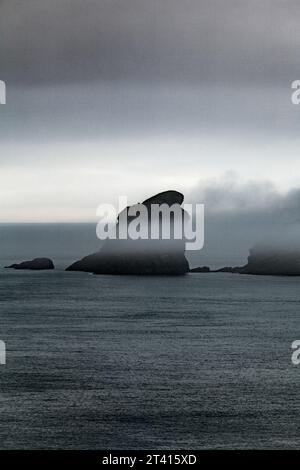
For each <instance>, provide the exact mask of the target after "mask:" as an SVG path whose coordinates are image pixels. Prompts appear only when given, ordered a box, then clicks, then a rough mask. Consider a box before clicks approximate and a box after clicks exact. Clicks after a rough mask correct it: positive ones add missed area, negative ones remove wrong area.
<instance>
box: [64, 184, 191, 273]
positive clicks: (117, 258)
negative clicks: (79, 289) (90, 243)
mask: <svg viewBox="0 0 300 470" xmlns="http://www.w3.org/2000/svg"><path fill="white" fill-rule="evenodd" d="M182 202H183V195H182V194H181V193H178V192H177V191H165V192H163V193H160V194H157V195H156V196H153V197H151V198H150V199H147V200H145V201H144V202H143V203H142V204H136V205H135V206H131V207H132V208H135V209H139V208H141V206H142V205H143V206H145V207H146V208H147V209H149V208H151V205H152V204H159V205H161V204H167V205H168V206H172V205H174V204H177V205H179V206H180V205H181V204H182ZM127 210H128V208H126V209H124V211H127ZM124 211H122V213H120V214H119V216H118V222H117V225H116V228H117V236H118V234H119V233H120V220H121V215H124V214H123V212H124ZM179 212H180V217H183V215H184V211H183V209H182V208H181V209H180V211H179ZM125 217H126V218H127V221H128V222H131V221H132V220H134V219H135V218H136V217H135V216H130V217H129V216H128V214H125ZM148 220H149V223H150V226H151V216H149V217H148ZM174 220H175V219H173V221H174ZM171 228H172V225H171ZM171 233H172V230H171ZM184 250H185V240H184V239H183V238H182V239H179V240H178V239H175V238H173V237H172V235H171V238H170V239H168V240H165V239H162V238H158V239H157V240H153V239H147V240H142V239H138V240H131V239H126V240H124V239H120V238H117V239H116V240H111V239H109V240H106V241H105V243H104V245H103V247H102V249H101V250H100V251H98V252H97V253H94V254H92V255H89V256H86V257H85V258H83V259H81V260H79V261H76V262H75V263H73V264H72V265H71V266H69V267H68V268H67V269H66V271H85V272H90V273H94V274H137V275H140V274H145V275H161V274H168V275H180V274H185V273H187V272H189V264H188V262H187V260H186V258H185V254H184Z"/></svg>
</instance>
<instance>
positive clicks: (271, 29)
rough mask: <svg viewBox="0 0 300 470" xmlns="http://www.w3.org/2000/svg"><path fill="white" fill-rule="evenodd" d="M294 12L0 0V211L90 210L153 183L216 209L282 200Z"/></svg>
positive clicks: (137, 0)
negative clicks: (2, 101) (1, 87)
mask: <svg viewBox="0 0 300 470" xmlns="http://www.w3.org/2000/svg"><path fill="white" fill-rule="evenodd" d="M299 15H300V6H299V2H298V1H297V0H295V1H294V0H251V2H250V1H249V0H247V1H246V0H226V1H224V0H43V1H42V2H41V1H40V0H26V2H24V0H1V2H0V80H4V81H5V82H6V86H7V104H6V105H0V222H81V221H82V222H87V221H93V220H95V218H96V209H97V207H98V205H99V204H100V203H108V202H112V203H115V202H116V201H117V198H118V196H119V195H126V196H127V197H128V199H129V202H132V203H134V202H136V201H140V200H143V199H144V198H146V197H149V196H151V195H152V194H154V193H155V192H159V191H163V190H166V189H177V190H180V191H183V192H184V194H185V195H186V200H188V201H190V200H193V201H196V202H201V203H202V202H204V203H205V204H207V207H208V210H213V207H214V208H218V210H220V211H221V212H223V213H226V210H231V213H232V211H233V210H234V211H235V212H237V213H240V212H241V211H242V210H247V211H251V210H253V204H254V206H255V208H256V211H258V212H260V210H261V209H264V208H266V207H267V208H271V207H273V206H274V204H277V203H278V204H279V205H280V204H283V205H284V204H285V203H287V201H288V202H289V201H291V197H290V196H291V194H295V193H294V192H295V191H297V188H298V187H300V159H299V143H300V106H295V105H293V104H292V103H291V83H292V82H293V81H294V80H297V79H300V67H299V65H300V64H299V51H300V29H299ZM249 188H251V190H249ZM270 188H272V189H271V190H270ZM253 191H254V192H255V194H257V196H258V197H257V198H254V201H253ZM212 194H213V195H214V197H213V201H214V204H212V203H211V201H212V199H211V195H212ZM241 195H242V197H241ZM224 201H225V202H224ZM266 204H267V206H266ZM251 208H252V209H251Z"/></svg>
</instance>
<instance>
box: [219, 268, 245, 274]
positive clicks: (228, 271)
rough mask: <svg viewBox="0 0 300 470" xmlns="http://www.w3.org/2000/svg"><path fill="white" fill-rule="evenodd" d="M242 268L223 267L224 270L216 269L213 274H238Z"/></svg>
mask: <svg viewBox="0 0 300 470" xmlns="http://www.w3.org/2000/svg"><path fill="white" fill-rule="evenodd" d="M242 269H243V267H241V266H236V267H234V268H233V267H231V266H225V267H224V268H221V269H217V270H215V271H214V272H215V273H240V272H241V270H242Z"/></svg>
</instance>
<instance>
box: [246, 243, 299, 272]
mask: <svg viewBox="0 0 300 470" xmlns="http://www.w3.org/2000/svg"><path fill="white" fill-rule="evenodd" d="M239 272H240V273H241V274H256V275H269V276H300V249H297V248H293V247H286V248H282V247H278V248H276V247H269V248H268V247H267V248H266V247H256V248H253V249H252V250H250V255H249V257H248V263H247V264H246V265H245V266H244V267H243V268H241V270H240V271H239Z"/></svg>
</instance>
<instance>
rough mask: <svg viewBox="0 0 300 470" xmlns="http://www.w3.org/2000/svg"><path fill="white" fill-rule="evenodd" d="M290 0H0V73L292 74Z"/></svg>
mask: <svg viewBox="0 0 300 470" xmlns="http://www.w3.org/2000/svg"><path fill="white" fill-rule="evenodd" d="M299 9H300V7H299V3H298V1H296V0H295V1H294V0H286V1H284V0H251V1H248V0H226V1H224V0H126V1H124V0H43V1H41V0H26V1H24V0H2V1H1V3H0V66H1V74H2V78H3V79H5V80H6V81H8V82H9V83H15V82H19V83H22V84H30V85H32V84H36V83H45V84H46V83H51V84H53V83H54V82H78V81H90V80H104V81H106V80H108V81H112V80H129V81H137V82H138V81H141V80H142V81H148V82H153V81H155V82H159V81H164V80H167V81H177V82H182V83H185V82H186V83H191V82H193V83H202V82H205V81H209V82H211V81H214V82H216V81H217V82H223V83H224V81H231V80H234V81H235V82H240V83H244V82H247V83H248V84H249V83H250V84H255V83H257V82H264V83H266V82H267V83H282V82H285V81H287V80H288V81H290V80H292V79H293V78H294V77H296V78H297V73H298V70H299V69H298V59H297V58H298V56H299V50H300V30H299V27H298V18H299Z"/></svg>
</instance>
